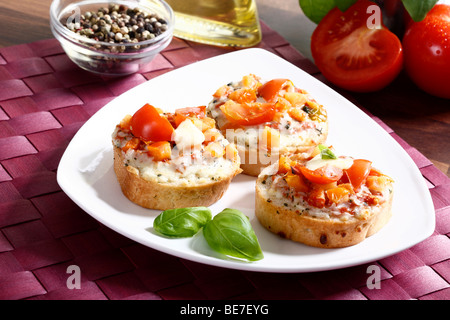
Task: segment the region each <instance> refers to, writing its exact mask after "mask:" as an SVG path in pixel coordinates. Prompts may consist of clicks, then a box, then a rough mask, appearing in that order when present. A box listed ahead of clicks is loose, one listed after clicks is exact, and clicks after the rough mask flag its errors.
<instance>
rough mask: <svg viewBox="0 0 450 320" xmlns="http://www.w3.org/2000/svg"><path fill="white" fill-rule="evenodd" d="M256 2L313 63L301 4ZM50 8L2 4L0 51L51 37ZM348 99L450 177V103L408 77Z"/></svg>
mask: <svg viewBox="0 0 450 320" xmlns="http://www.w3.org/2000/svg"><path fill="white" fill-rule="evenodd" d="M256 2H257V5H258V11H259V16H260V18H261V19H262V20H264V22H266V23H267V24H268V25H269V26H270V27H271V28H272V29H274V30H276V31H277V32H278V33H280V34H281V35H282V36H283V37H284V38H285V39H286V40H287V41H289V42H290V43H291V44H292V45H293V46H294V47H295V48H297V50H299V51H300V52H301V53H302V54H303V55H305V56H306V57H308V58H311V55H310V50H309V38H310V35H311V33H312V31H313V30H314V27H315V25H314V24H313V23H311V22H310V21H309V20H308V19H307V18H306V17H305V16H304V15H303V14H302V12H301V9H300V7H299V6H298V1H297V0H283V1H272V0H256ZM50 3H51V0H21V1H20V2H18V1H15V0H2V1H1V2H0V30H2V33H1V35H0V47H6V46H12V45H16V44H22V43H29V42H34V41H37V40H41V39H48V38H53V35H52V33H51V31H50V27H49V7H50ZM449 81H450V80H449ZM350 95H352V96H353V97H355V98H356V99H357V101H358V102H359V103H360V104H361V105H363V106H364V107H365V108H367V109H368V110H369V111H371V112H372V113H373V114H374V115H376V116H378V117H379V118H380V119H381V120H382V121H383V122H384V123H386V124H387V125H388V126H389V127H391V128H392V129H393V130H394V131H395V132H396V133H397V134H398V135H399V136H400V137H401V138H403V139H404V140H405V141H406V142H407V143H408V144H410V145H411V146H413V147H415V148H416V149H418V150H419V151H420V152H421V153H422V154H423V155H425V156H426V157H427V158H428V159H429V160H431V161H432V162H433V164H434V165H435V166H436V167H437V168H439V169H440V170H441V171H442V172H444V173H445V174H446V175H447V176H449V177H450V100H444V99H438V98H435V97H432V96H430V95H427V94H425V93H423V92H421V91H420V90H418V89H417V88H416V87H415V86H414V84H412V83H411V82H410V81H409V79H408V77H407V76H406V75H404V74H401V75H400V76H399V77H398V79H397V80H396V81H394V83H393V84H392V85H390V86H388V87H387V88H385V89H384V90H383V91H382V92H377V93H371V94H353V93H350Z"/></svg>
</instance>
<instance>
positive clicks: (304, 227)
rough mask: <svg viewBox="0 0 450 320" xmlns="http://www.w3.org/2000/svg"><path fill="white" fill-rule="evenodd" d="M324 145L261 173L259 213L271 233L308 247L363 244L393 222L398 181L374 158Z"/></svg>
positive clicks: (257, 204)
mask: <svg viewBox="0 0 450 320" xmlns="http://www.w3.org/2000/svg"><path fill="white" fill-rule="evenodd" d="M320 148H321V149H322V150H321V151H320V152H318V154H317V155H315V156H313V157H310V158H309V159H301V160H298V159H295V157H285V156H282V157H281V158H280V160H279V162H278V163H275V164H273V165H272V166H270V167H267V168H265V169H264V170H263V172H261V174H260V175H259V177H258V178H257V182H256V209H255V215H256V217H257V218H258V220H259V221H260V223H261V224H262V225H263V226H264V227H265V228H266V229H268V230H270V231H271V232H273V233H275V234H278V235H280V236H282V237H284V238H287V239H290V240H293V241H297V242H300V243H303V244H306V245H309V246H313V247H321V248H340V247H348V246H352V245H355V244H358V243H360V242H362V241H363V240H364V239H366V238H367V237H369V236H371V235H373V234H375V233H376V232H378V231H379V230H380V229H381V228H382V227H383V226H384V225H385V224H386V223H387V222H388V221H389V220H390V217H391V215H392V200H393V196H394V187H393V179H392V178H390V177H389V176H387V175H385V174H383V173H381V172H380V171H379V170H377V169H376V168H374V167H373V166H372V162H371V161H368V160H365V159H353V158H352V157H348V156H339V157H338V156H336V155H335V153H334V152H333V151H331V149H330V148H326V147H324V146H322V145H320ZM313 155H314V153H313Z"/></svg>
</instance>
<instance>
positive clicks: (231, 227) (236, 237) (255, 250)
mask: <svg viewBox="0 0 450 320" xmlns="http://www.w3.org/2000/svg"><path fill="white" fill-rule="evenodd" d="M203 236H204V237H205V239H206V242H207V243H208V245H209V246H210V247H211V248H212V249H213V250H215V251H217V252H219V253H222V254H224V255H228V256H232V257H236V258H242V259H246V260H249V261H257V260H261V259H262V258H264V255H263V253H262V251H261V247H260V245H259V242H258V238H257V237H256V235H255V232H254V231H253V228H252V226H251V224H250V221H249V219H248V217H247V216H245V215H244V214H243V213H242V212H241V211H239V210H236V209H229V208H227V209H225V210H223V211H222V212H220V213H218V214H217V215H216V216H215V217H214V218H213V219H212V220H211V221H209V222H208V223H207V224H206V225H205V227H204V228H203Z"/></svg>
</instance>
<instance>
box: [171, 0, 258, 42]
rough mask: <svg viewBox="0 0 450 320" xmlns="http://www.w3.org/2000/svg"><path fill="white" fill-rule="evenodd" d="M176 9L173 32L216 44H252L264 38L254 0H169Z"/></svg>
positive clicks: (185, 37)
mask: <svg viewBox="0 0 450 320" xmlns="http://www.w3.org/2000/svg"><path fill="white" fill-rule="evenodd" d="M166 2H167V3H168V4H169V5H170V6H171V7H172V9H173V11H174V12H175V29H174V35H175V36H176V37H179V38H183V39H186V40H191V41H196V42H200V43H206V44H211V45H216V46H234V47H251V46H254V45H256V44H258V43H259V42H260V41H261V28H260V24H259V18H258V12H257V8H256V3H255V1H254V0H166Z"/></svg>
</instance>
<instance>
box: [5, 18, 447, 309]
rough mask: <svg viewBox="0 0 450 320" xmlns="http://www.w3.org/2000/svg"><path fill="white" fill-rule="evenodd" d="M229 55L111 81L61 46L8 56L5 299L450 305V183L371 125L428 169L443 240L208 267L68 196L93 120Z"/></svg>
mask: <svg viewBox="0 0 450 320" xmlns="http://www.w3.org/2000/svg"><path fill="white" fill-rule="evenodd" d="M262 29H263V42H262V43H261V44H260V45H259V47H261V48H264V49H267V50H269V51H271V52H273V53H275V54H278V55H280V56H281V57H283V58H285V59H286V60H288V61H290V62H292V63H293V64H295V65H297V66H298V67H300V68H301V69H303V70H305V71H306V72H308V73H310V74H312V75H314V76H316V77H318V78H319V79H320V78H321V75H320V73H319V72H318V70H317V69H316V67H315V66H314V65H313V64H312V63H311V62H310V61H309V60H308V59H306V58H304V57H303V56H302V55H301V54H300V53H299V52H298V51H296V50H295V49H294V48H293V47H292V46H291V45H290V44H289V43H288V42H287V41H286V40H285V39H284V38H282V37H281V36H280V35H279V34H278V33H276V32H275V31H273V30H271V29H270V28H269V27H268V26H267V25H265V24H264V23H262ZM229 50H231V49H223V48H217V47H210V46H205V45H201V44H195V43H190V42H186V41H183V40H180V39H174V40H173V42H172V43H171V44H170V46H169V47H168V48H166V49H165V50H164V51H163V52H162V53H161V54H160V55H158V56H157V58H156V59H155V60H154V61H152V62H151V63H150V64H149V65H148V66H147V68H145V70H143V71H142V72H141V73H138V74H134V75H131V76H128V77H124V78H120V79H104V78H101V77H96V76H93V75H91V74H89V73H87V72H85V71H83V70H81V69H79V68H78V67H76V66H75V65H74V64H73V63H72V62H71V61H70V60H69V59H68V57H67V56H66V55H65V54H64V52H63V51H62V49H61V47H60V46H59V44H58V42H57V41H56V40H54V39H50V40H44V41H38V42H34V43H31V44H24V45H18V46H13V47H7V48H1V49H0V299H16V300H17V299H111V300H115V299H148V300H163V299H164V300H170V299H172V300H173V299H189V300H193V299H210V300H217V299H265V300H292V299H343V300H350V299H352V300H353V299H361V300H368V299H371V300H376V299H423V300H427V299H450V285H449V282H450V239H449V235H450V180H449V179H448V178H447V176H446V175H444V174H443V173H442V172H440V171H439V170H438V169H437V168H436V167H434V166H433V164H432V163H431V162H430V161H429V160H428V159H427V158H425V157H424V156H423V155H422V154H420V152H418V151H417V150H416V149H414V148H413V147H411V146H409V145H408V144H407V143H406V142H405V141H404V140H402V139H401V138H400V137H399V136H398V135H397V134H396V133H395V132H393V130H391V129H390V128H389V127H388V126H386V125H385V124H384V123H383V122H382V120H380V119H379V118H377V117H376V116H374V115H371V114H370V116H371V117H372V118H373V119H374V120H375V121H377V122H378V123H379V124H380V125H381V126H382V127H383V128H385V129H386V130H387V131H388V132H389V133H390V134H391V135H392V136H393V137H394V138H395V139H396V140H397V141H398V142H399V143H400V144H401V146H402V147H403V148H404V149H405V150H406V151H407V152H408V153H409V154H410V155H411V157H412V159H413V160H414V161H415V163H416V164H417V166H418V167H419V168H420V170H421V172H422V174H423V176H424V178H425V179H426V181H427V183H428V186H429V190H430V193H431V196H432V199H433V201H434V205H435V209H436V230H435V232H434V234H433V235H432V236H430V237H429V238H428V239H426V240H425V241H423V242H421V243H419V244H417V245H416V246H414V247H412V248H410V249H408V250H405V251H403V252H400V253H398V254H396V255H393V256H390V257H388V258H385V259H382V260H380V261H376V262H373V263H370V264H365V265H360V266H355V267H351V268H345V269H340V270H333V271H324V272H316V273H293V274H275V273H260V272H248V271H238V270H230V269H224V268H219V267H213V266H208V265H203V264H199V263H196V262H192V261H188V260H184V259H180V258H176V257H173V256H170V255H167V254H164V253H161V252H158V251H156V250H153V249H150V248H148V247H145V246H143V245H141V244H138V243H136V242H134V241H132V240H130V239H127V238H125V237H123V236H121V235H119V234H118V233H116V232H114V231H112V230H110V229H108V228H107V227H105V226H103V225H101V224H100V223H99V222H97V221H96V220H94V219H92V218H91V217H90V216H89V215H88V214H86V213H85V212H84V211H83V210H81V209H80V208H79V207H78V206H77V205H75V204H74V203H73V202H72V201H71V200H70V199H69V198H68V197H67V196H66V195H65V194H64V193H63V192H62V191H61V189H60V188H59V186H58V184H57V183H56V170H57V167H58V162H59V159H60V157H61V155H62V154H63V152H64V150H65V148H66V146H67V145H68V143H69V142H70V139H71V138H72V137H73V135H74V134H75V133H76V131H77V130H78V129H79V128H80V127H81V126H82V125H83V124H84V123H85V121H86V120H88V119H89V117H90V116H91V115H92V114H94V113H95V112H96V111H97V110H99V109H100V108H101V107H103V106H104V105H105V104H106V103H108V102H109V101H110V100H111V99H114V98H115V97H116V96H118V95H120V94H121V93H123V92H125V91H127V90H128V89H130V88H132V87H134V86H136V85H138V84H140V83H142V82H145V81H147V80H149V79H152V78H154V77H156V76H158V75H160V74H163V73H165V72H168V71H171V70H174V69H175V68H178V67H180V66H183V65H186V64H189V63H192V62H195V61H198V60H202V59H205V58H209V57H212V56H216V55H219V54H222V53H226V52H229ZM361 108H362V106H361ZM366 112H367V111H366ZM71 265H76V266H78V267H79V268H80V270H81V271H82V272H81V286H80V288H79V289H69V288H68V286H67V280H68V278H69V276H70V275H71V273H70V272H69V273H68V267H69V266H71ZM370 265H375V266H376V267H378V268H379V269H378V270H379V271H380V272H379V276H380V279H381V282H380V283H379V289H378V288H376V287H375V288H371V287H370V286H368V285H367V283H368V278H369V276H370V274H368V273H367V270H368V267H369V266H370Z"/></svg>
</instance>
